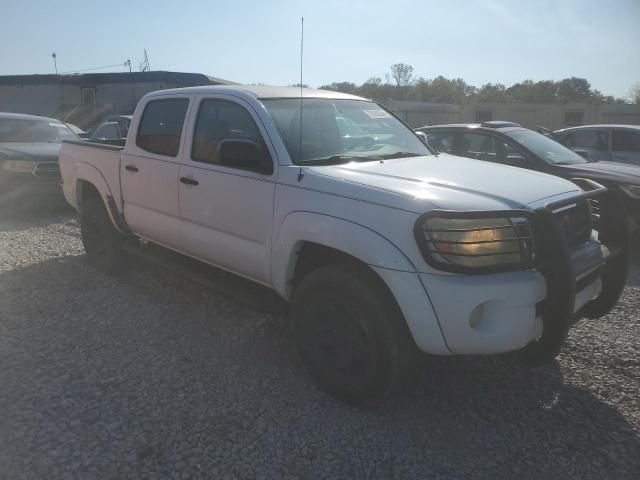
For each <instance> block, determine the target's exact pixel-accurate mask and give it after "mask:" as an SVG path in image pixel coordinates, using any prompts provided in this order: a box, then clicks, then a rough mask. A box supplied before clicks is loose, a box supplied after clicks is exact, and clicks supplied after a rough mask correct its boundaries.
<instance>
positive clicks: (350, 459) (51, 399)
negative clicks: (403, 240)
mask: <svg viewBox="0 0 640 480" xmlns="http://www.w3.org/2000/svg"><path fill="white" fill-rule="evenodd" d="M78 237H79V233H78V224H77V222H76V220H75V216H74V215H73V213H72V212H69V211H66V210H56V209H49V211H48V213H44V214H43V213H34V211H29V212H22V213H21V214H19V215H17V214H12V215H10V216H6V215H5V216H3V217H0V479H12V480H13V479H23V478H46V479H55V478H64V479H66V478H78V479H94V478H95V479H121V478H182V479H184V478H212V479H218V478H220V479H226V478H229V479H232V478H236V479H252V478H276V479H289V478H290V479H293V478H309V479H311V478H313V479H315V478H349V479H352V478H401V479H429V478H436V479H467V478H488V479H501V478H505V479H510V478H531V479H534V478H536V479H537V478H546V479H553V478H558V479H566V478H580V479H585V478H597V479H601V478H614V479H623V478H630V479H631V478H634V479H637V478H640V434H639V432H640V393H639V392H640V355H639V351H640V346H639V345H640V314H639V313H638V311H639V309H640V268H639V267H638V266H636V267H634V273H633V275H632V277H631V278H630V281H629V285H628V288H627V290H626V291H625V293H624V296H623V298H622V301H621V302H620V305H619V306H618V307H617V308H616V310H615V311H614V312H612V313H611V314H610V315H609V316H607V317H606V318H603V319H600V320H593V321H583V322H582V323H580V324H579V325H578V326H576V328H574V329H573V330H572V331H571V334H570V337H569V340H568V344H567V346H566V349H565V352H564V353H563V354H562V355H561V356H560V358H559V361H558V362H557V363H555V364H552V365H548V366H545V367H540V368H537V369H533V370H525V369H522V368H521V367H519V366H518V364H517V363H516V362H515V361H514V360H513V357H512V356H510V355H505V356H496V357H484V358H437V359H428V358H425V359H423V360H422V361H421V363H420V365H418V366H417V368H416V371H415V373H414V375H413V378H414V379H415V381H414V382H413V384H412V385H411V386H409V387H407V388H406V389H405V391H402V392H399V393H398V394H396V395H395V396H393V397H392V398H390V399H389V400H387V401H385V402H384V403H383V404H381V405H379V406H377V407H376V408H375V409H369V410H364V411H360V410H356V409H353V408H350V407H348V406H345V405H343V404H341V403H338V402H336V401H334V400H333V399H331V398H330V397H328V396H326V395H325V394H323V393H322V392H320V391H319V390H317V389H316V388H315V387H314V385H313V384H312V383H311V381H310V379H309V378H308V377H307V375H306V373H305V371H304V369H303V368H302V366H301V365H300V362H299V360H298V358H297V357H296V355H295V352H294V348H293V345H292V343H291V340H290V337H289V335H288V330H287V326H286V322H285V320H284V319H283V318H282V317H280V316H277V315H268V314H263V313H259V312H257V311H256V310H253V309H251V308H249V307H247V306H245V305H242V304H240V303H238V302H236V301H232V300H229V299H228V298H225V297H223V296H221V295H219V294H216V293H213V292H211V291H206V290H204V289H202V288H200V287H196V286H195V285H191V284H189V283H187V282H184V281H180V280H177V279H175V278H173V277H172V276H171V275H169V274H167V273H164V272H161V271H158V270H157V269H153V268H151V267H145V266H144V265H140V264H136V268H134V269H132V270H131V271H130V272H129V273H126V274H125V275H123V276H121V277H119V278H117V279H114V278H111V277H108V276H105V275H102V274H100V273H97V272H96V271H94V270H92V269H91V268H89V267H88V266H87V265H86V263H85V259H84V257H83V250H82V246H81V244H80V240H79V238H78ZM638 263H640V262H638Z"/></svg>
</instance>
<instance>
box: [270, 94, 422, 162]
mask: <svg viewBox="0 0 640 480" xmlns="http://www.w3.org/2000/svg"><path fill="white" fill-rule="evenodd" d="M300 103H301V102H300V99H296V98H287V99H267V100H263V104H264V105H265V107H266V108H267V110H268V112H269V113H270V114H271V117H272V118H273V120H274V121H275V123H276V126H277V127H278V130H279V131H280V135H282V138H283V140H284V142H285V144H286V146H287V149H288V151H289V155H290V156H291V159H292V160H293V162H294V163H296V164H300V163H323V162H325V163H326V162H331V163H334V162H348V161H352V160H355V161H368V160H381V159H385V158H400V157H411V156H418V155H431V152H430V151H429V149H428V148H427V147H426V146H425V145H424V144H423V143H422V142H421V141H420V139H419V138H418V137H417V136H416V135H415V134H414V133H413V132H412V131H411V130H410V129H409V128H407V127H406V126H405V125H403V124H402V122H400V121H399V120H398V119H397V118H395V117H394V116H393V115H391V114H390V113H388V112H387V111H386V110H384V109H382V108H381V107H380V106H379V105H377V104H375V103H373V102H369V101H366V100H339V99H318V98H313V99H304V100H303V101H302V121H301V119H300V109H301V106H300ZM301 124H302V133H300V125H301ZM301 142H302V143H301Z"/></svg>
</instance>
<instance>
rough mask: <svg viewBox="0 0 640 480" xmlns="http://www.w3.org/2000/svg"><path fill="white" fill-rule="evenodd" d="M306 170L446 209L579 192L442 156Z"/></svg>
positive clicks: (550, 179) (520, 203)
mask: <svg viewBox="0 0 640 480" xmlns="http://www.w3.org/2000/svg"><path fill="white" fill-rule="evenodd" d="M310 170H312V171H313V172H314V173H317V174H319V175H325V176H330V177H334V178H336V179H341V180H343V181H347V182H352V183H356V184H360V185H363V186H367V187H370V188H371V187H372V188H375V189H378V190H382V191H386V192H390V193H394V194H397V195H401V196H404V197H407V198H408V199H411V200H414V201H415V200H418V201H421V203H424V202H427V203H429V204H431V205H433V206H434V207H436V208H441V209H447V210H497V209H520V208H525V207H527V206H531V205H532V204H537V203H540V202H542V201H547V200H551V199H552V198H554V197H560V196H562V195H565V194H567V193H568V192H579V191H580V189H579V188H578V187H577V186H576V185H575V184H573V183H571V182H569V181H568V180H564V179H562V178H559V177H554V176H551V175H547V174H543V173H538V172H532V171H530V170H524V169H521V168H516V167H510V166H506V165H499V164H495V163H490V162H482V161H478V160H473V159H468V158H463V157H456V156H453V155H448V154H444V153H441V154H439V155H438V156H435V155H432V156H425V157H410V158H400V159H394V160H385V161H383V162H361V163H358V162H352V163H348V164H345V165H338V166H322V167H320V166H318V167H312V168H310ZM555 199H559V198H554V200H555ZM393 203H394V204H396V205H394V206H397V202H393ZM411 203H413V202H411ZM535 206H536V207H537V206H539V205H535Z"/></svg>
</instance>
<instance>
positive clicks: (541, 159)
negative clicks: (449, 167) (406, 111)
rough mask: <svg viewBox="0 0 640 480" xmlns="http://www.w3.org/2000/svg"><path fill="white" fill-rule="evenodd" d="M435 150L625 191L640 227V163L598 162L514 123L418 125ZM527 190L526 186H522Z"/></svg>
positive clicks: (633, 218) (636, 225)
mask: <svg viewBox="0 0 640 480" xmlns="http://www.w3.org/2000/svg"><path fill="white" fill-rule="evenodd" d="M416 131H418V132H423V133H425V134H426V135H427V142H428V143H429V146H431V147H432V148H433V149H435V150H437V151H441V152H447V153H451V154H453V155H458V156H461V157H468V158H475V159H478V160H484V161H488V162H495V163H503V164H506V165H512V166H515V167H522V168H527V169H530V170H537V171H539V172H544V173H548V174H551V175H556V176H559V177H563V178H567V179H572V178H576V177H580V178H588V179H591V180H595V181H596V182H598V183H601V184H602V185H604V186H606V187H608V188H611V189H614V190H616V191H618V192H620V193H621V194H622V196H623V198H624V201H625V205H626V208H627V212H628V214H629V218H630V223H631V228H632V229H633V230H636V231H640V166H635V165H628V164H624V163H616V162H605V161H596V160H593V159H588V158H584V157H582V156H581V155H578V154H577V153H576V152H574V151H572V150H570V149H569V148H567V147H565V146H563V145H561V144H560V143H558V142H556V141H554V140H552V139H551V138H548V137H546V136H544V135H541V134H540V133H537V132H534V131H532V130H529V129H527V128H523V127H522V126H520V125H519V124H517V123H511V122H498V121H493V122H485V123H481V124H453V125H435V126H429V127H422V128H418V129H416ZM523 188H526V185H523Z"/></svg>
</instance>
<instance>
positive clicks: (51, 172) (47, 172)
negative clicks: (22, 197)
mask: <svg viewBox="0 0 640 480" xmlns="http://www.w3.org/2000/svg"><path fill="white" fill-rule="evenodd" d="M33 174H34V175H35V176H36V177H57V176H60V166H59V165H58V162H40V163H38V164H36V166H35V168H34V169H33Z"/></svg>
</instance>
